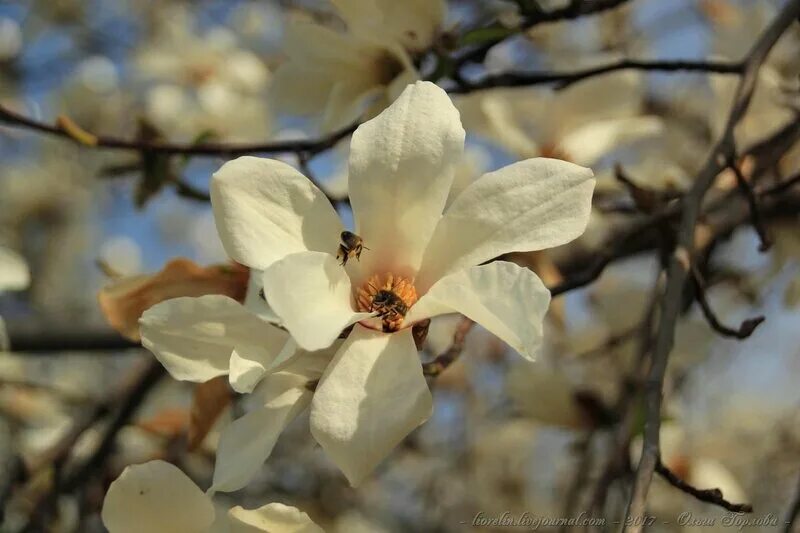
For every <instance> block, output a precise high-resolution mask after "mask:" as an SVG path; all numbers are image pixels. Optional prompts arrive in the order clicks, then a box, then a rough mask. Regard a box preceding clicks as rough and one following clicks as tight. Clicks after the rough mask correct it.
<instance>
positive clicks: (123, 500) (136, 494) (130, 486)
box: [102, 461, 214, 533]
mask: <svg viewBox="0 0 800 533" xmlns="http://www.w3.org/2000/svg"><path fill="white" fill-rule="evenodd" d="M102 518H103V524H104V525H105V526H106V528H107V529H108V531H109V532H110V533H139V532H141V531H151V532H153V533H197V532H198V531H205V530H207V529H208V528H209V527H210V526H211V524H212V523H213V522H214V505H213V504H212V503H211V499H210V498H208V497H207V496H206V495H205V494H203V491H202V490H200V489H199V488H198V487H197V485H195V484H194V483H193V482H192V480H191V479H189V478H188V477H187V476H186V474H184V473H183V472H181V471H180V469H178V467H176V466H174V465H171V464H169V463H166V462H164V461H150V462H149V463H144V464H140V465H133V466H129V467H127V468H125V470H123V472H122V474H121V475H120V476H119V477H118V478H117V479H116V480H115V481H114V482H113V483H111V486H110V487H109V488H108V492H107V493H106V497H105V500H104V501H103V511H102Z"/></svg>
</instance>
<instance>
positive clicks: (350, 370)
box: [311, 324, 432, 486]
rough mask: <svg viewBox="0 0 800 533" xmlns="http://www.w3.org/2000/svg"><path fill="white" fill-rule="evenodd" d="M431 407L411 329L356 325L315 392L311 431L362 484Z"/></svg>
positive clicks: (353, 479)
mask: <svg viewBox="0 0 800 533" xmlns="http://www.w3.org/2000/svg"><path fill="white" fill-rule="evenodd" d="M431 409H432V399H431V394H430V391H429V390H428V386H427V384H426V383H425V378H424V376H423V375H422V365H421V364H420V360H419V357H418V355H417V350H416V347H415V346H414V339H413V338H412V335H411V329H410V328H408V329H404V330H401V331H398V332H396V333H392V334H386V333H382V332H379V331H375V330H371V329H367V328H364V327H363V326H361V325H360V324H356V325H355V327H354V328H353V332H352V333H351V334H350V336H349V337H348V338H347V340H346V341H345V342H344V344H343V345H342V347H341V349H340V350H339V352H338V353H337V354H336V356H335V357H334V359H333V361H332V362H331V364H330V365H329V366H328V368H327V369H326V370H325V374H324V375H323V376H322V379H321V380H320V383H319V385H318V386H317V390H316V392H315V393H314V398H313V400H312V404H311V433H312V434H313V435H314V438H315V439H317V442H319V443H320V445H322V447H323V448H324V449H325V451H326V452H327V454H328V455H329V456H330V457H331V459H332V460H333V462H334V463H336V465H337V466H338V467H339V468H340V469H341V470H342V472H344V475H345V476H347V479H348V480H349V481H350V484H351V485H353V486H356V485H358V484H359V483H361V481H362V480H363V479H364V478H365V477H366V476H367V475H369V473H370V472H372V470H373V469H374V468H375V467H376V466H377V465H378V463H380V462H381V461H382V460H383V459H384V458H385V457H386V456H387V455H388V454H389V452H390V451H391V450H392V449H393V448H394V447H395V446H396V445H397V444H399V443H400V442H401V441H402V440H403V439H404V438H405V437H406V436H407V435H408V434H409V433H411V431H413V430H414V428H416V427H417V426H419V425H420V424H422V423H423V422H424V421H425V420H427V419H428V417H429V416H430V415H431Z"/></svg>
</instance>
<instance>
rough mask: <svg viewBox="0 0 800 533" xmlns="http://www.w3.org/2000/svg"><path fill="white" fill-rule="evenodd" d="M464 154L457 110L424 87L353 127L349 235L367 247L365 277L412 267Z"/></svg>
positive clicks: (414, 88) (435, 89)
mask: <svg viewBox="0 0 800 533" xmlns="http://www.w3.org/2000/svg"><path fill="white" fill-rule="evenodd" d="M463 150H464V129H463V128H462V127H461V122H460V121H459V118H458V111H456V108H455V107H453V104H452V103H451V102H450V98H448V96H447V94H446V93H445V92H444V91H443V90H442V89H441V88H439V87H437V86H436V85H434V84H433V83H430V82H417V83H415V84H413V85H409V86H407V87H406V89H405V90H404V91H403V93H402V94H401V95H400V98H398V99H397V100H396V101H395V102H394V103H393V104H392V105H391V106H389V107H388V108H387V109H386V110H385V111H384V112H382V113H381V114H380V115H378V116H377V117H376V118H374V119H372V120H370V121H368V122H365V123H364V124H362V125H361V126H360V127H359V128H358V129H357V130H356V132H355V133H354V134H353V140H352V142H351V144H350V176H349V185H350V199H351V203H352V206H353V216H354V218H355V223H356V233H357V234H358V235H360V236H361V237H362V238H363V239H364V243H365V245H366V246H367V247H369V248H370V249H369V251H368V252H366V253H364V255H362V257H361V264H360V266H362V267H363V271H364V272H374V271H377V270H379V269H388V268H394V269H395V270H397V269H398V268H402V267H407V268H409V269H410V270H411V271H416V270H417V268H418V267H419V263H420V261H421V259H422V253H423V251H424V249H425V245H426V244H427V242H428V239H429V238H430V236H431V234H432V233H433V230H434V228H435V226H436V222H437V221H438V220H439V218H440V217H441V213H442V210H443V209H444V205H445V202H446V201H447V196H448V193H449V191H450V185H451V183H452V181H453V173H454V171H455V166H456V165H457V164H458V161H459V159H460V157H461V154H462V152H463Z"/></svg>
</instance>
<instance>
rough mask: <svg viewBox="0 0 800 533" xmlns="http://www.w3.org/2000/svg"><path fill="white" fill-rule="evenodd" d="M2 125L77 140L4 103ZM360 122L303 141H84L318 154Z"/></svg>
mask: <svg viewBox="0 0 800 533" xmlns="http://www.w3.org/2000/svg"><path fill="white" fill-rule="evenodd" d="M0 124H5V125H7V126H12V127H19V128H24V129H28V130H32V131H36V132H39V133H43V134H46V135H53V136H56V137H61V138H63V139H69V140H71V141H74V142H79V141H77V140H76V138H75V136H74V135H73V134H72V133H70V131H69V130H68V129H65V128H64V127H63V125H62V124H61V123H60V122H56V123H55V124H48V123H46V122H41V121H38V120H34V119H32V118H28V117H26V116H24V115H22V114H20V113H17V112H15V111H12V110H10V109H8V108H6V107H3V106H0ZM356 126H357V125H356V124H353V125H351V126H348V127H347V128H344V129H342V130H339V131H337V132H334V133H332V134H330V135H327V136H325V137H321V138H319V139H310V140H306V139H304V140H299V141H276V142H268V143H214V142H209V143H199V144H182V143H173V142H166V141H160V140H129V139H122V138H119V137H112V136H102V135H97V136H94V135H93V138H94V140H93V142H92V143H91V144H84V143H81V144H82V146H87V147H90V148H106V149H110V150H127V151H135V152H146V153H150V154H172V155H191V156H204V157H209V156H211V157H215V156H225V157H234V156H239V155H244V154H282V153H293V152H294V153H297V152H304V153H307V154H316V153H319V152H322V151H324V150H327V149H328V148H332V147H333V146H334V145H335V144H336V143H338V142H339V141H341V140H342V139H344V138H346V137H347V136H349V135H350V134H351V133H353V132H354V131H355V129H356Z"/></svg>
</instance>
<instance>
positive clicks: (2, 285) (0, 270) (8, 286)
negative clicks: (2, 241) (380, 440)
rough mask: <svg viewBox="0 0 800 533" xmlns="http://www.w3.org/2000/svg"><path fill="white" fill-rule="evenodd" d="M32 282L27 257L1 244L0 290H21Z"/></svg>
mask: <svg viewBox="0 0 800 533" xmlns="http://www.w3.org/2000/svg"><path fill="white" fill-rule="evenodd" d="M30 282H31V273H30V270H28V264H27V263H26V262H25V259H24V258H23V257H22V256H21V255H19V254H18V253H16V252H15V251H13V250H11V249H10V248H6V247H4V246H0V292H3V291H21V290H22V289H25V288H26V287H27V286H28V285H29V284H30Z"/></svg>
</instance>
